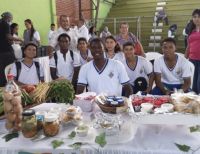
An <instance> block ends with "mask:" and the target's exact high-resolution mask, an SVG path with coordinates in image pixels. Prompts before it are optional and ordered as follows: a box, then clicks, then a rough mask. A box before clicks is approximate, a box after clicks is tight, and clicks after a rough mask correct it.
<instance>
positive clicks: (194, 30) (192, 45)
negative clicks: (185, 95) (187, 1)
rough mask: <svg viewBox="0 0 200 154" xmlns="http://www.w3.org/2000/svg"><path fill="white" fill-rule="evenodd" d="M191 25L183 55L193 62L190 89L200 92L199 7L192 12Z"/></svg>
mask: <svg viewBox="0 0 200 154" xmlns="http://www.w3.org/2000/svg"><path fill="white" fill-rule="evenodd" d="M192 21H193V23H192V26H191V28H190V31H189V37H188V47H187V49H186V52H185V57H186V58H189V60H190V61H191V62H192V63H193V64H194V66H195V71H194V78H193V86H192V90H193V91H194V92H196V93H197V94H199V93H200V9H195V10H194V11H193V13H192Z"/></svg>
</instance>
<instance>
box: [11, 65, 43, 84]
mask: <svg viewBox="0 0 200 154" xmlns="http://www.w3.org/2000/svg"><path fill="white" fill-rule="evenodd" d="M20 63H21V72H20V74H19V77H18V81H19V82H21V83H24V84H31V85H37V84H38V83H39V79H38V74H37V69H36V66H35V63H34V62H33V64H32V65H31V66H30V67H29V66H27V65H26V64H24V63H23V62H20ZM39 66H40V77H44V71H43V68H42V66H41V65H40V64H39ZM11 74H13V76H14V77H17V69H16V64H15V63H13V65H12V68H11Z"/></svg>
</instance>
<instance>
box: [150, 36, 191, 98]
mask: <svg viewBox="0 0 200 154" xmlns="http://www.w3.org/2000/svg"><path fill="white" fill-rule="evenodd" d="M175 51H176V42H175V40H174V39H173V38H166V39H164V40H163V41H162V52H163V56H162V57H160V58H158V59H156V60H155V61H154V73H155V82H156V87H155V88H154V89H153V90H152V94H154V95H169V94H171V93H173V92H174V89H182V90H183V91H184V92H188V91H189V90H190V84H191V69H190V66H189V65H188V60H187V59H185V58H184V57H183V56H180V55H178V54H176V53H175Z"/></svg>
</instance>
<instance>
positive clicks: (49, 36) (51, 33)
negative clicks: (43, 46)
mask: <svg viewBox="0 0 200 154" xmlns="http://www.w3.org/2000/svg"><path fill="white" fill-rule="evenodd" d="M53 33H54V31H52V30H50V31H49V33H48V42H49V43H50V42H51V39H52V36H53Z"/></svg>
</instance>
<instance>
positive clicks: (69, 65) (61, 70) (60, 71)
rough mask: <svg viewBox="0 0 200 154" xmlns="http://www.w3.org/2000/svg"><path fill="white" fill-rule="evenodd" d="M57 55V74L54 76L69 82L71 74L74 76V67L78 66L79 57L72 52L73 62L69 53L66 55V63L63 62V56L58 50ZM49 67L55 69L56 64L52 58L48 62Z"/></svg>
mask: <svg viewBox="0 0 200 154" xmlns="http://www.w3.org/2000/svg"><path fill="white" fill-rule="evenodd" d="M56 53H57V57H58V59H57V72H56V75H57V76H58V77H61V76H63V77H65V78H66V79H67V80H69V81H71V80H72V77H73V74H74V67H78V66H80V65H81V64H80V57H79V55H78V54H77V53H76V52H73V56H74V60H72V57H71V55H70V51H69V50H68V52H67V53H66V57H65V59H66V61H65V60H64V57H63V54H62V53H61V52H60V50H58V51H56ZM49 66H50V67H53V68H56V63H55V59H54V56H53V57H52V58H51V59H50V61H49Z"/></svg>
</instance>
